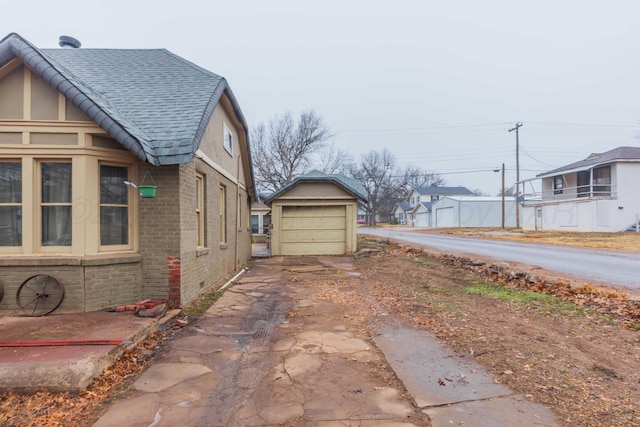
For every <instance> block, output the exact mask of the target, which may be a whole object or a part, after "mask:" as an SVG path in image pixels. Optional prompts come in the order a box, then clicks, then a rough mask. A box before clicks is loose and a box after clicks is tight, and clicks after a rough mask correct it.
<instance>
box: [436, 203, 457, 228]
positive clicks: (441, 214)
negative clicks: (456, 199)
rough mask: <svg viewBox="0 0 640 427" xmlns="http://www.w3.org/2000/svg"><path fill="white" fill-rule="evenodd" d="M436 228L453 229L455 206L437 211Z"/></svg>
mask: <svg viewBox="0 0 640 427" xmlns="http://www.w3.org/2000/svg"><path fill="white" fill-rule="evenodd" d="M436 227H438V228H442V227H453V206H449V207H448V208H442V209H438V210H436Z"/></svg>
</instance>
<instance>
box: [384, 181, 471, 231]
mask: <svg viewBox="0 0 640 427" xmlns="http://www.w3.org/2000/svg"><path fill="white" fill-rule="evenodd" d="M446 196H473V192H472V191H470V190H469V189H467V188H466V187H415V188H412V189H411V192H410V193H409V199H408V200H407V201H402V202H398V203H396V205H395V207H394V208H393V211H392V214H393V216H394V219H395V221H396V223H397V224H405V225H411V226H416V227H431V226H432V225H431V223H432V220H431V204H432V203H434V202H437V201H438V200H440V199H441V198H443V197H446Z"/></svg>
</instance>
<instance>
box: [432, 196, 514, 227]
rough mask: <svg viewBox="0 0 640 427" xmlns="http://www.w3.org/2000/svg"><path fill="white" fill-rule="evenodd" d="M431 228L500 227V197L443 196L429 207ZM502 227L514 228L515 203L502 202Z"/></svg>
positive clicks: (510, 198)
mask: <svg viewBox="0 0 640 427" xmlns="http://www.w3.org/2000/svg"><path fill="white" fill-rule="evenodd" d="M431 213H432V216H431V226H432V227H435V228H447V227H501V226H502V197H480V196H474V197H459V196H445V197H443V198H441V199H440V200H438V201H437V202H435V203H433V204H432V205H431ZM504 225H505V227H515V226H516V201H515V199H514V198H513V197H508V198H505V200H504Z"/></svg>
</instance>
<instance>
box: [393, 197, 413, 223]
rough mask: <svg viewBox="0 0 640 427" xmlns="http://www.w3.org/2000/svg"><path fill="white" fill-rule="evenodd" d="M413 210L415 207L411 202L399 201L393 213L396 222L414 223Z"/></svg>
mask: <svg viewBox="0 0 640 427" xmlns="http://www.w3.org/2000/svg"><path fill="white" fill-rule="evenodd" d="M412 211H413V207H412V206H411V205H410V204H409V202H398V203H396V205H395V207H394V208H393V211H391V213H392V215H393V218H394V220H395V223H396V224H400V225H413V224H412V221H413V216H412Z"/></svg>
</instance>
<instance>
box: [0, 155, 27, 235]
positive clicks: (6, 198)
mask: <svg viewBox="0 0 640 427" xmlns="http://www.w3.org/2000/svg"><path fill="white" fill-rule="evenodd" d="M0 246H22V163H20V162H0Z"/></svg>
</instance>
